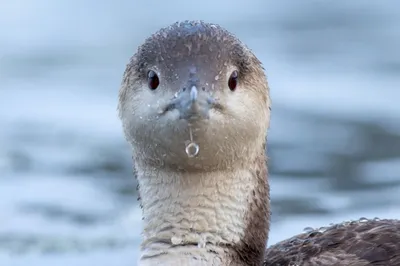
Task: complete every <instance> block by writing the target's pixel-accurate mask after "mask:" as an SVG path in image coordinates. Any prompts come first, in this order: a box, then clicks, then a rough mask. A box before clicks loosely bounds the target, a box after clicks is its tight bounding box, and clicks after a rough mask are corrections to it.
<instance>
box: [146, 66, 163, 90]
mask: <svg viewBox="0 0 400 266" xmlns="http://www.w3.org/2000/svg"><path fill="white" fill-rule="evenodd" d="M147 85H148V86H149V88H150V89H151V90H155V89H157V87H158V85H160V79H159V78H158V75H157V73H156V72H154V71H153V70H150V71H149V72H148V73H147Z"/></svg>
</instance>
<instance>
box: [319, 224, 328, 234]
mask: <svg viewBox="0 0 400 266" xmlns="http://www.w3.org/2000/svg"><path fill="white" fill-rule="evenodd" d="M326 230H328V227H325V226H323V227H320V228H319V229H318V232H320V233H323V232H325V231H326Z"/></svg>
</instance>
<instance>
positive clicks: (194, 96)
mask: <svg viewBox="0 0 400 266" xmlns="http://www.w3.org/2000/svg"><path fill="white" fill-rule="evenodd" d="M197 94H198V91H197V88H196V86H192V88H191V89H190V100H191V101H192V102H194V101H196V100H197Z"/></svg>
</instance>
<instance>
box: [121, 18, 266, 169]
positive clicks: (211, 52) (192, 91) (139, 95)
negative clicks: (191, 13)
mask: <svg viewBox="0 0 400 266" xmlns="http://www.w3.org/2000/svg"><path fill="white" fill-rule="evenodd" d="M269 108H270V99H269V88H268V84H267V80H266V77H265V74H264V71H263V68H262V66H261V63H260V61H259V60H258V59H257V58H256V57H255V56H254V54H253V53H252V52H251V51H250V50H249V49H248V48H247V47H246V46H245V45H244V44H243V43H241V42H240V41H239V40H238V39H237V38H236V37H235V36H233V35H232V34H230V33H229V32H228V31H226V30H224V29H223V28H221V27H220V26H218V25H215V24H208V23H205V22H198V21H195V22H182V23H175V24H173V25H171V26H169V27H167V28H164V29H161V30H160V31H158V32H157V33H155V34H154V35H152V36H151V37H150V38H148V39H147V40H146V41H145V42H144V44H142V45H141V46H140V47H139V49H138V51H137V52H136V54H135V55H134V56H133V57H132V58H131V60H130V62H129V64H128V66H127V68H126V71H125V73H124V78H123V82H122V87H121V90H120V95H119V115H120V118H121V119H122V122H123V126H124V132H125V135H126V138H127V140H128V141H129V143H130V144H131V145H132V147H133V154H134V159H135V161H137V163H141V162H143V163H146V164H147V165H148V164H150V165H154V166H161V165H163V166H164V167H171V168H176V169H184V170H186V171H194V170H199V169H202V170H213V169H216V168H218V169H221V168H229V167H234V166H235V164H237V163H238V162H239V163H240V162H243V160H244V158H254V157H255V154H257V155H258V154H259V151H260V148H262V144H263V143H264V141H265V137H266V131H267V128H268V126H269V116H270V113H269ZM190 140H193V142H195V143H196V144H198V146H199V152H198V154H197V155H196V156H195V157H193V158H191V157H189V156H188V155H187V154H186V152H185V147H186V145H187V144H188V142H189V141H190Z"/></svg>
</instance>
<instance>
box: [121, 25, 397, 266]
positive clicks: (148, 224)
mask: <svg viewBox="0 0 400 266" xmlns="http://www.w3.org/2000/svg"><path fill="white" fill-rule="evenodd" d="M118 114H119V118H120V120H121V124H122V128H123V132H124V135H125V138H126V141H127V143H128V145H130V148H131V150H132V163H133V168H134V171H135V175H136V178H137V181H138V193H139V197H140V205H141V207H142V218H143V232H142V242H141V246H140V258H139V259H138V265H140V266H145V265H266V266H267V265H268V266H289V265H290V266H300V265H304V266H314V265H326V266H334V265H347V266H364V265H385V266H394V265H400V221H399V220H395V219H365V218H363V219H358V220H354V221H352V222H344V223H340V224H333V225H330V226H328V227H321V228H317V229H315V230H313V231H311V232H305V233H300V234H299V235H296V236H294V237H292V238H289V239H287V240H283V241H281V242H279V243H277V244H275V245H272V246H270V247H267V242H268V234H269V231H270V218H271V211H270V186H269V181H268V156H267V152H266V145H267V139H268V131H269V127H270V116H271V96H270V87H269V84H268V81H267V77H266V74H265V69H264V67H263V65H262V63H261V61H260V60H259V59H258V58H257V57H256V55H255V54H254V53H253V52H252V51H251V49H250V48H248V47H247V46H246V45H245V44H244V43H243V42H242V41H240V40H239V39H238V38H237V37H236V36H235V35H234V34H232V33H231V32H229V31H227V30H226V29H224V28H223V27H222V26H220V25H218V24H213V23H208V22H204V21H182V22H176V23H174V24H171V25H169V26H167V27H164V28H161V29H160V30H158V31H157V32H155V33H153V34H152V35H151V36H150V37H148V38H147V39H146V40H144V42H143V43H142V44H141V45H140V46H139V47H138V49H137V51H136V52H135V53H134V55H133V56H132V57H131V58H130V60H129V62H128V64H127V66H126V69H125V72H124V74H123V78H122V82H121V86H120V90H119V101H118Z"/></svg>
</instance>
